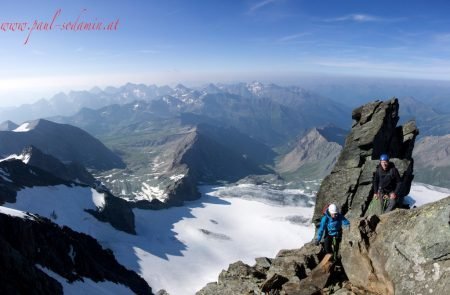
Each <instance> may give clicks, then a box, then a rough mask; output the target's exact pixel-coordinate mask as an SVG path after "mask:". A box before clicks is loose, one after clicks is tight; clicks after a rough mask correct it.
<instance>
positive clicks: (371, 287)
mask: <svg viewBox="0 0 450 295" xmlns="http://www.w3.org/2000/svg"><path fill="white" fill-rule="evenodd" d="M449 212H450V197H447V198H445V199H442V200H440V201H438V202H435V203H431V204H428V205H425V206H423V207H420V208H417V209H412V210H395V211H393V212H391V213H388V214H384V215H381V216H380V217H378V216H370V217H366V218H363V219H361V220H359V222H354V223H353V224H352V225H351V228H350V231H349V232H345V233H344V235H343V240H342V244H341V255H342V264H343V266H344V268H345V272H346V274H347V277H348V279H349V280H350V282H351V283H352V285H353V286H356V287H357V288H359V289H363V290H365V291H366V292H372V293H375V294H387V295H389V294H447V293H448V282H449V281H450V224H449V222H450V219H449Z"/></svg>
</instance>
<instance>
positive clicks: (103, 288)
mask: <svg viewBox="0 0 450 295" xmlns="http://www.w3.org/2000/svg"><path fill="white" fill-rule="evenodd" d="M35 266H36V267H37V268H39V269H40V270H42V271H43V272H45V273H46V274H47V275H48V276H50V277H52V278H53V279H55V280H57V281H58V282H59V283H60V284H61V285H62V287H63V293H64V294H65V295H78V294H98V295H109V294H115V295H129V294H133V292H132V291H131V290H130V289H129V288H128V287H125V286H124V285H121V284H115V283H113V282H108V281H107V282H98V283H96V282H94V281H93V280H91V279H89V278H83V281H74V282H73V283H69V282H67V280H66V279H65V278H64V277H62V276H60V275H59V274H57V273H55V272H53V271H51V270H50V269H48V268H46V267H44V266H42V265H40V264H36V265H35Z"/></svg>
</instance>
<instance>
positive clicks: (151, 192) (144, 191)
mask: <svg viewBox="0 0 450 295" xmlns="http://www.w3.org/2000/svg"><path fill="white" fill-rule="evenodd" d="M166 198H167V194H166V193H165V192H164V190H162V189H161V188H159V186H150V185H149V184H147V183H145V182H143V183H142V188H141V192H139V193H137V194H136V199H135V200H152V199H158V200H160V201H164V200H165V199H166Z"/></svg>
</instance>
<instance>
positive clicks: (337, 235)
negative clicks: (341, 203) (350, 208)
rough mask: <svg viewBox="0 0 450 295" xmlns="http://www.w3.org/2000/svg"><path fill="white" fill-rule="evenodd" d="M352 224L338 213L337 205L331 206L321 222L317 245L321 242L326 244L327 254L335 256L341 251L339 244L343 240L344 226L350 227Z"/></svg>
mask: <svg viewBox="0 0 450 295" xmlns="http://www.w3.org/2000/svg"><path fill="white" fill-rule="evenodd" d="M349 225H350V222H349V221H348V220H347V218H345V217H344V216H343V215H342V214H340V213H339V212H338V209H337V207H336V205H335V204H330V206H328V208H327V210H326V211H325V213H324V214H323V217H322V219H321V220H320V226H319V230H318V231H317V240H316V245H319V243H320V240H322V236H324V237H323V242H324V248H325V252H326V253H333V245H334V254H336V253H337V252H338V250H339V243H340V241H341V238H342V226H347V227H348V226H349Z"/></svg>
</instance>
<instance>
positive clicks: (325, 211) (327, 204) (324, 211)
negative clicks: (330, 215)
mask: <svg viewBox="0 0 450 295" xmlns="http://www.w3.org/2000/svg"><path fill="white" fill-rule="evenodd" d="M330 204H331V203H326V204H325V206H324V207H323V209H322V214H323V215H325V213H327V210H328V207H329V206H330Z"/></svg>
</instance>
